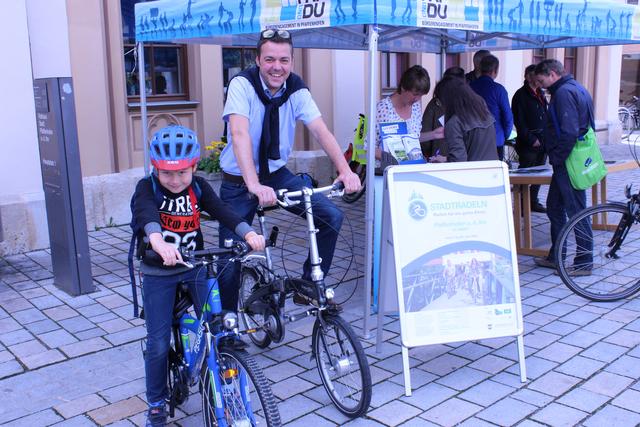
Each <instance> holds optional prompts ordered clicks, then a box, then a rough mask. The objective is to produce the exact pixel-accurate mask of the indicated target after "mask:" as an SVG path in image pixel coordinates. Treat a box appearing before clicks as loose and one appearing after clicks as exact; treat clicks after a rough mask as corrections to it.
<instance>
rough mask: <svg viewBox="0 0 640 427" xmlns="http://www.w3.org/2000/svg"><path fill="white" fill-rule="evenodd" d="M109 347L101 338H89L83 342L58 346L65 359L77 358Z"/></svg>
mask: <svg viewBox="0 0 640 427" xmlns="http://www.w3.org/2000/svg"><path fill="white" fill-rule="evenodd" d="M109 347H111V344H110V343H108V342H107V341H105V340H104V339H103V338H101V337H96V338H90V339H86V340H83V341H78V342H75V343H72V344H66V345H62V346H60V350H62V352H63V353H64V354H66V355H67V357H78V356H82V355H85V354H89V353H94V352H96V351H100V350H104V349H106V348H109Z"/></svg>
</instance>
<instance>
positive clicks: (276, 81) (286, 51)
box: [256, 41, 293, 94]
mask: <svg viewBox="0 0 640 427" xmlns="http://www.w3.org/2000/svg"><path fill="white" fill-rule="evenodd" d="M292 50H293V49H292V48H291V45H290V44H288V43H274V42H269V41H268V42H266V43H265V44H263V45H262V47H261V49H260V56H258V57H257V58H256V64H257V65H258V67H260V76H261V77H262V80H264V82H265V84H266V85H267V87H268V88H269V90H270V91H271V93H272V94H275V93H276V92H277V91H278V90H279V89H280V88H281V87H282V85H283V84H284V82H285V81H286V80H287V78H288V77H289V74H291V67H292V65H293V58H292V56H291V54H292Z"/></svg>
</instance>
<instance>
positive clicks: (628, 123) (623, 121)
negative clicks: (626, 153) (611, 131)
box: [618, 107, 635, 139]
mask: <svg viewBox="0 0 640 427" xmlns="http://www.w3.org/2000/svg"><path fill="white" fill-rule="evenodd" d="M618 120H620V126H621V127H622V139H625V138H626V139H628V138H629V135H630V134H631V133H632V132H633V128H634V125H635V123H634V118H633V116H632V115H631V110H630V109H629V108H627V107H618Z"/></svg>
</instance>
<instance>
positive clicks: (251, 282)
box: [238, 268, 271, 348]
mask: <svg viewBox="0 0 640 427" xmlns="http://www.w3.org/2000/svg"><path fill="white" fill-rule="evenodd" d="M259 280H260V278H259V275H258V273H257V272H256V271H255V270H254V269H252V268H242V270H241V271H240V297H239V298H238V305H239V306H240V307H239V310H238V313H239V314H240V325H241V326H242V328H243V329H254V328H255V329H257V330H256V332H253V333H251V334H248V335H249V339H250V340H251V342H253V343H254V344H255V345H256V346H258V347H259V348H267V347H269V344H271V337H270V336H269V334H268V333H267V331H265V330H264V329H262V326H263V325H264V322H265V320H264V317H263V316H262V315H260V314H253V313H250V312H249V310H248V308H247V307H245V301H246V300H247V298H249V296H250V295H251V293H252V292H253V289H254V287H255V286H256V284H257V283H258V281H259Z"/></svg>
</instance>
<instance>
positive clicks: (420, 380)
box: [385, 369, 438, 389]
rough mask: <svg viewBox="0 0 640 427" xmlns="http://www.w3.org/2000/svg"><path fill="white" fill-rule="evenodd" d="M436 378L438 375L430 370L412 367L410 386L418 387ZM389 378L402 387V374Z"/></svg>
mask: <svg viewBox="0 0 640 427" xmlns="http://www.w3.org/2000/svg"><path fill="white" fill-rule="evenodd" d="M436 378H438V376H436V375H434V374H432V373H430V372H427V371H423V370H422V369H412V370H411V387H412V388H414V389H418V388H420V387H422V386H423V385H425V384H428V383H430V382H431V381H433V380H435V379H436ZM389 380H390V381H391V382H392V383H395V384H398V385H401V386H403V387H404V376H402V375H393V376H391V377H389ZM386 383H387V382H385V384H386Z"/></svg>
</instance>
